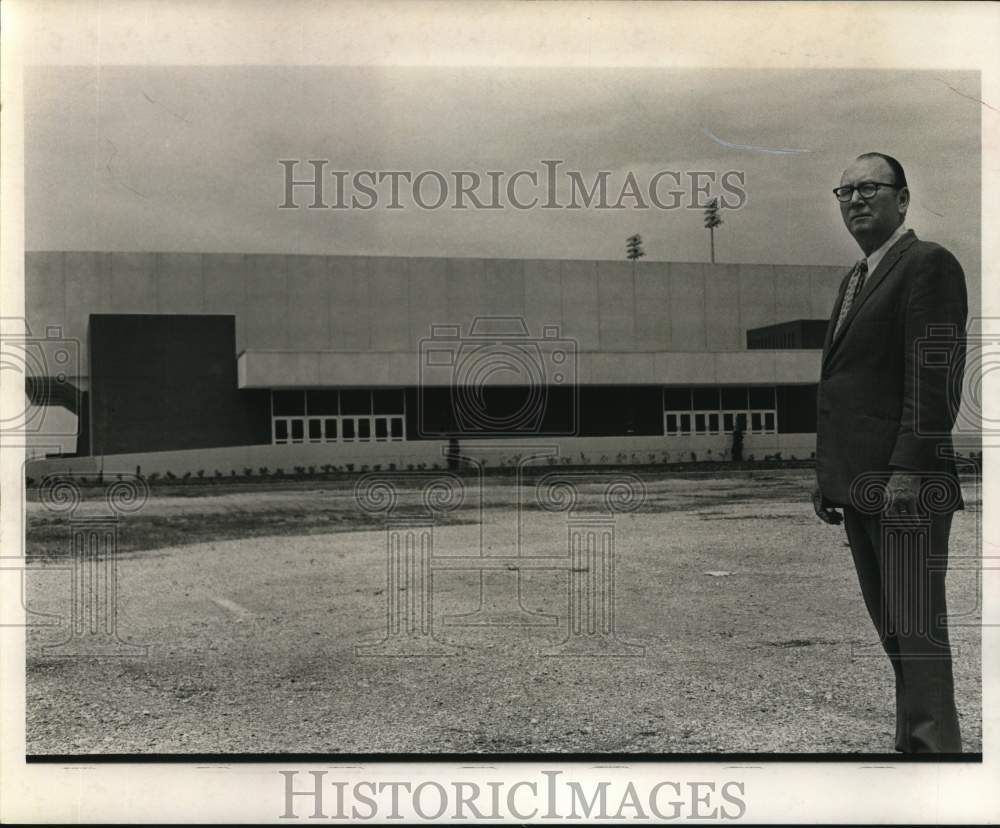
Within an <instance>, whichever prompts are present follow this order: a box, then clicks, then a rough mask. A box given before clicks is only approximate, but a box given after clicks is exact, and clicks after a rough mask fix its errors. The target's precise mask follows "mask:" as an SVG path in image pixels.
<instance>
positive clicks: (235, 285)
mask: <svg viewBox="0 0 1000 828" xmlns="http://www.w3.org/2000/svg"><path fill="white" fill-rule="evenodd" d="M202 274H203V289H204V303H203V304H204V311H205V313H226V314H230V313H231V314H234V315H235V316H236V353H239V352H240V351H242V350H244V349H245V348H246V347H247V337H246V302H245V299H246V297H245V289H246V257H245V256H244V255H243V254H241V253H219V254H211V255H209V254H205V255H204V256H203V257H202Z"/></svg>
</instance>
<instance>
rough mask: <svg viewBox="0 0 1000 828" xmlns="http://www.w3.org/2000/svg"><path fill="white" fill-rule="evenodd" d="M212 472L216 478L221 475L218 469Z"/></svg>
mask: <svg viewBox="0 0 1000 828" xmlns="http://www.w3.org/2000/svg"><path fill="white" fill-rule="evenodd" d="M214 474H215V478H216V480H218V479H219V478H220V477H222V472H220V471H219V470H218V469H216V470H215V472H214Z"/></svg>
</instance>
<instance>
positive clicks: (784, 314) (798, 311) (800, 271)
mask: <svg viewBox="0 0 1000 828" xmlns="http://www.w3.org/2000/svg"><path fill="white" fill-rule="evenodd" d="M774 301H775V306H776V307H775V315H776V317H777V319H776V320H775V321H784V320H791V319H812V318H813V316H812V278H811V274H810V273H809V271H808V270H807V269H806V268H804V267H782V266H775V268H774ZM743 342H744V345H745V344H746V338H744V340H743Z"/></svg>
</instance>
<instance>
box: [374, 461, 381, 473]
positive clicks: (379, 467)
mask: <svg viewBox="0 0 1000 828" xmlns="http://www.w3.org/2000/svg"><path fill="white" fill-rule="evenodd" d="M372 471H382V464H381V463H379V464H376V465H374V466H372Z"/></svg>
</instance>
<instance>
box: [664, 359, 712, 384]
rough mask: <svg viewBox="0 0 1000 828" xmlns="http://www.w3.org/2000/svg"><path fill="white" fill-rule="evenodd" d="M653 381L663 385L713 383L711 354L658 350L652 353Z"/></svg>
mask: <svg viewBox="0 0 1000 828" xmlns="http://www.w3.org/2000/svg"><path fill="white" fill-rule="evenodd" d="M653 366H654V368H653V370H654V374H653V377H652V381H653V382H657V383H663V384H664V385H683V384H692V385H693V384H696V383H714V382H715V381H716V380H715V359H714V356H713V355H712V354H705V353H701V354H694V353H678V352H660V353H658V354H654V355H653Z"/></svg>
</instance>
